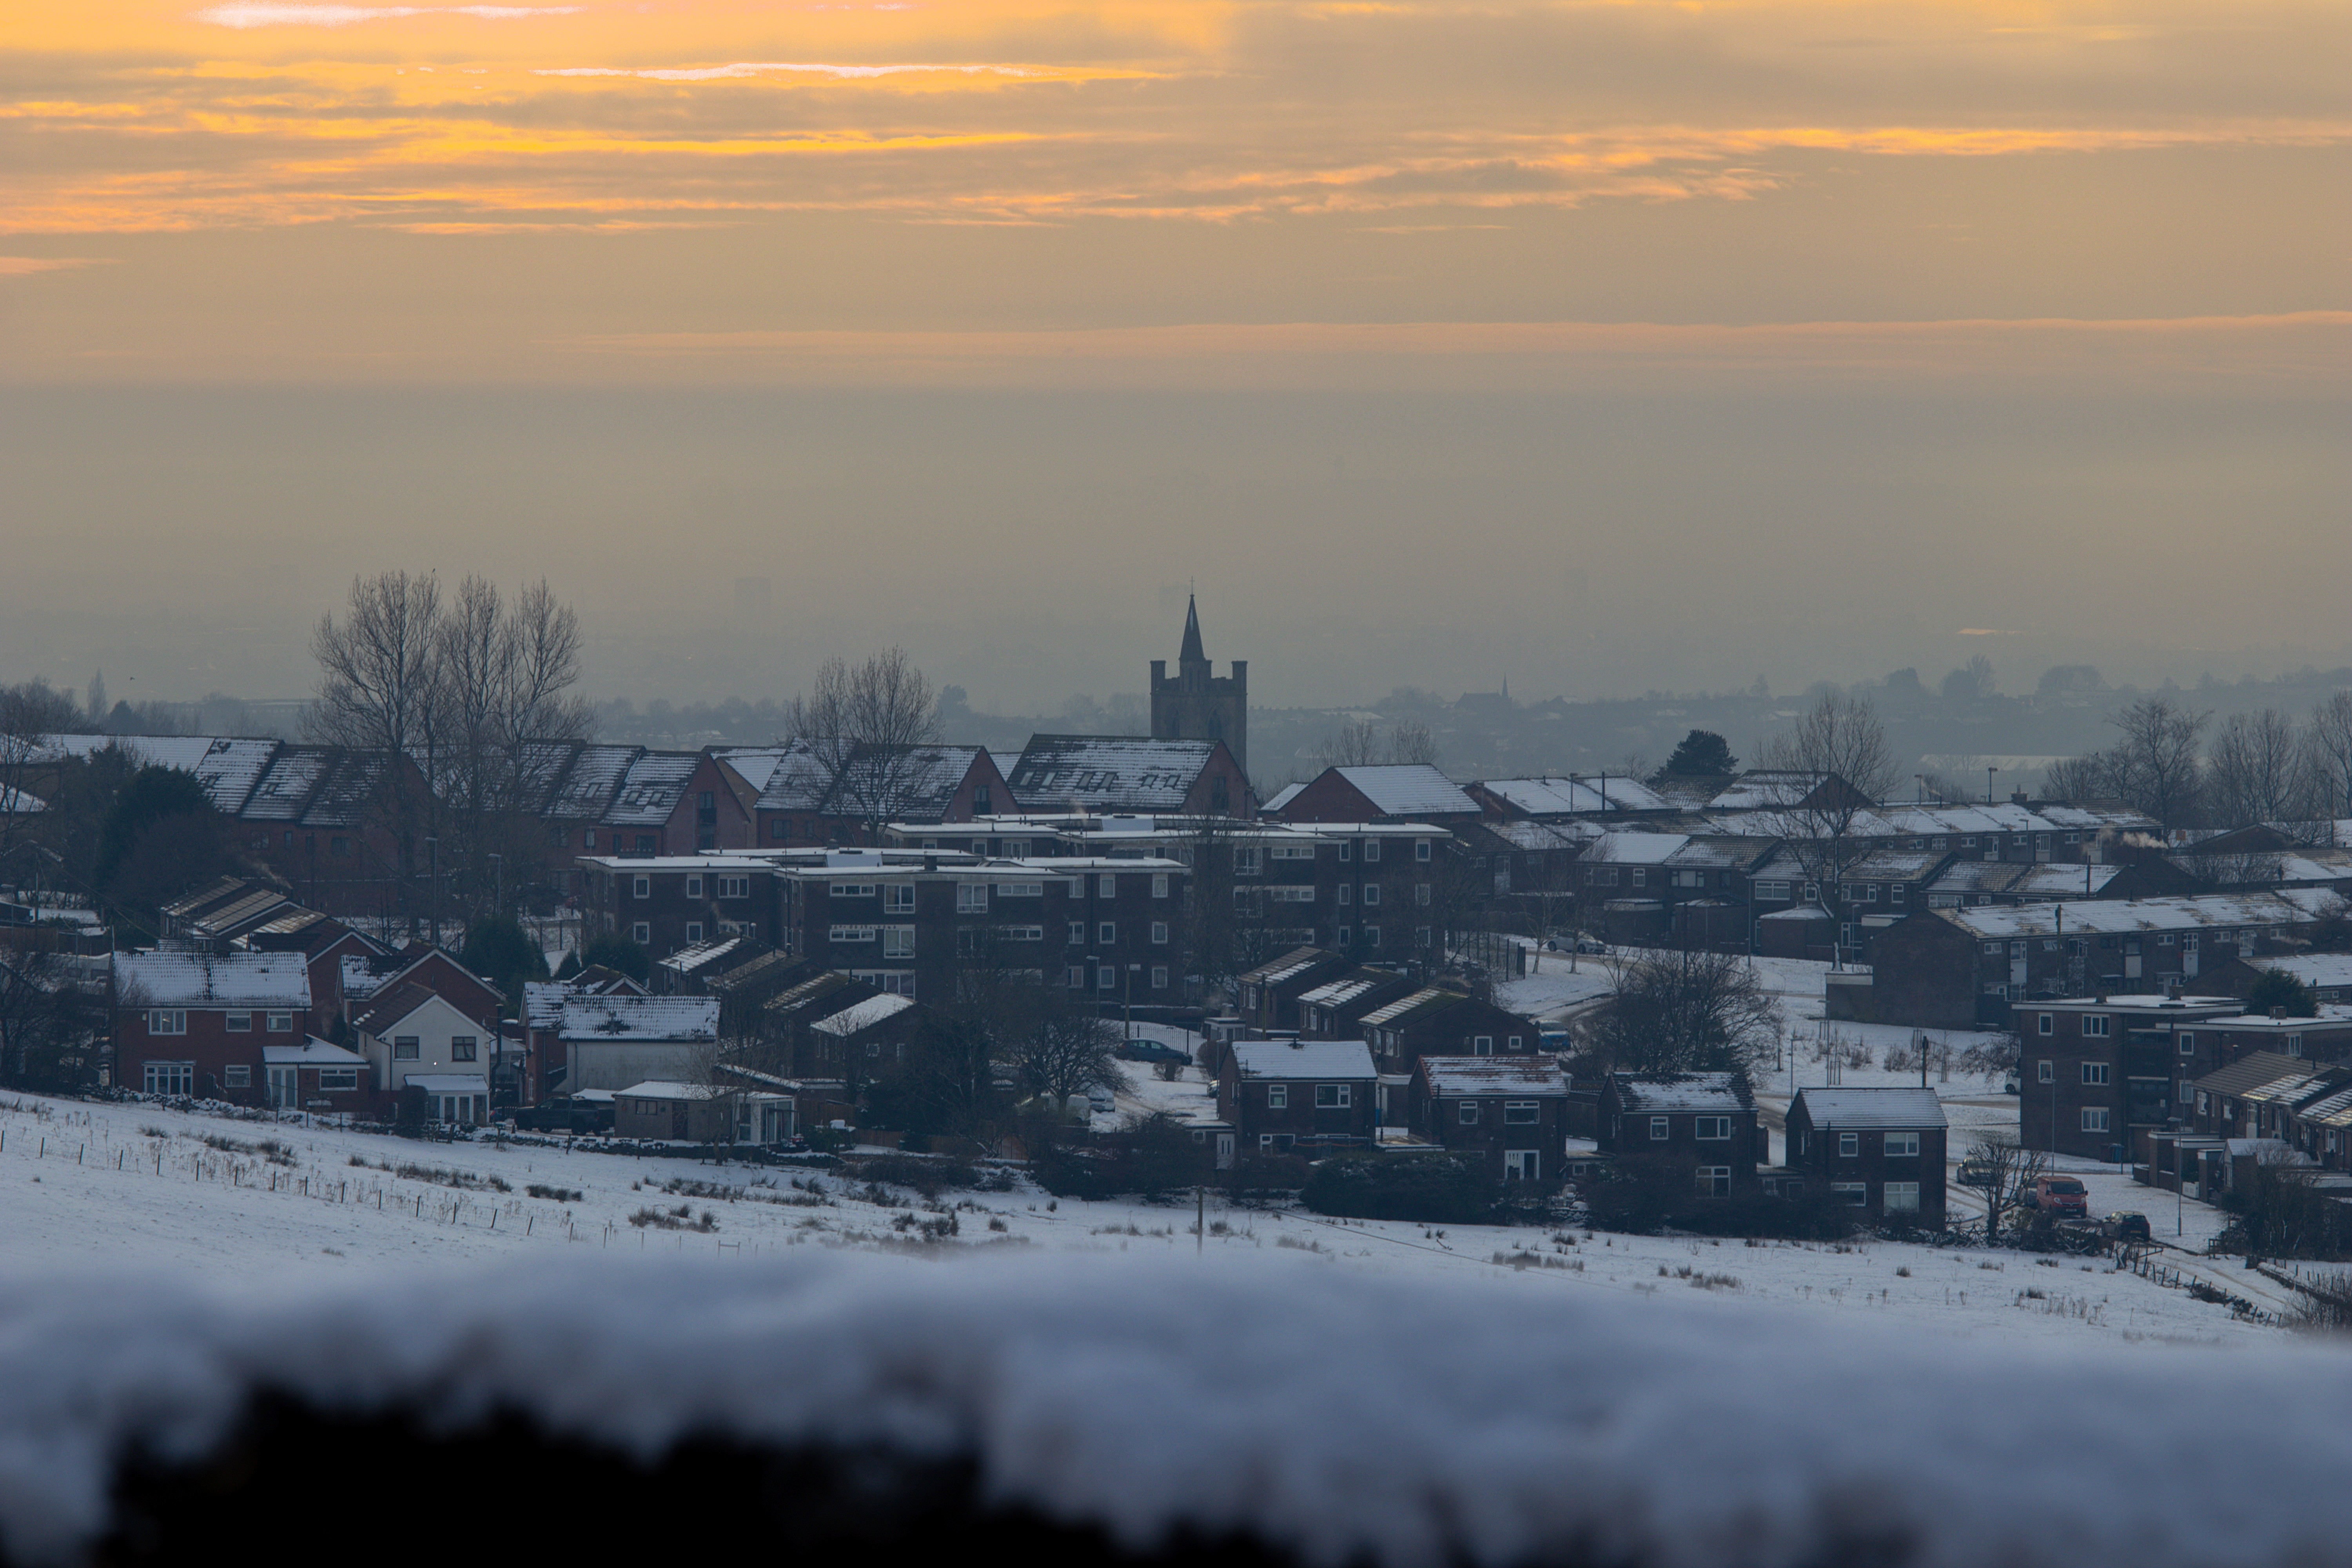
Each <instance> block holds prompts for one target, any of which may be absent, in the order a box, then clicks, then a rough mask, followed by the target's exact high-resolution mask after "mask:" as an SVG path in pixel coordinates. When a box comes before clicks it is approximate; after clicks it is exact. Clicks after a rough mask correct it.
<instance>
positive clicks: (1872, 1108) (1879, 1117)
mask: <svg viewBox="0 0 2352 1568" xmlns="http://www.w3.org/2000/svg"><path fill="white" fill-rule="evenodd" d="M1797 1099H1798V1100H1800V1101H1801V1102H1802V1103H1803V1105H1804V1107H1805V1112H1806V1114H1807V1115H1808V1116H1810V1117H1811V1118H1812V1123H1813V1125H1814V1126H1815V1127H1818V1128H1823V1129H1827V1128H1832V1127H1834V1128H1836V1129H1837V1130H1838V1131H1841V1132H1853V1131H1864V1130H1867V1129H1872V1128H1879V1127H1893V1128H1903V1129H1907V1128H1913V1127H1941V1126H1943V1125H1945V1121H1944V1102H1943V1101H1942V1100H1937V1098H1936V1091H1935V1090H1934V1089H1799V1090H1798V1091H1797ZM1790 1109H1792V1110H1793V1109H1794V1107H1793V1106H1792V1107H1791V1108H1790Z"/></svg>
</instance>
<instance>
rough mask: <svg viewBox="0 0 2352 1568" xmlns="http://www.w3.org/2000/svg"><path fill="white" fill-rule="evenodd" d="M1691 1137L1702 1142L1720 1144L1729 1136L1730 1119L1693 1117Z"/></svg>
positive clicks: (1725, 1117) (1722, 1117)
mask: <svg viewBox="0 0 2352 1568" xmlns="http://www.w3.org/2000/svg"><path fill="white" fill-rule="evenodd" d="M1691 1136H1692V1137H1694V1138H1696V1139H1698V1140H1699V1141H1700V1142H1722V1141H1723V1140H1725V1139H1727V1138H1729V1137H1730V1136H1731V1118H1730V1117H1728V1116H1695V1117H1693V1118H1692V1119H1691Z"/></svg>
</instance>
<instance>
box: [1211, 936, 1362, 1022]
mask: <svg viewBox="0 0 2352 1568" xmlns="http://www.w3.org/2000/svg"><path fill="white" fill-rule="evenodd" d="M1350 967H1352V966H1351V965H1350V964H1349V963H1348V959H1347V955H1346V954H1344V953H1338V952H1331V951H1330V950H1329V949H1328V948H1320V947H1298V948H1293V949H1292V950H1291V951H1290V952H1286V953H1284V954H1283V955H1282V956H1281V957H1280V958H1277V959H1275V960H1274V961H1273V962H1271V963H1261V964H1259V965H1258V966H1257V967H1256V968H1255V969H1253V970H1251V971H1250V972H1249V973H1246V974H1244V975H1243V976H1242V977H1241V979H1240V981H1239V982H1238V989H1239V994H1240V1003H1239V1006H1240V1013H1241V1016H1242V1017H1243V1019H1244V1020H1245V1021H1246V1022H1247V1023H1248V1024H1249V1026H1251V1027H1252V1028H1255V1029H1257V1030H1260V1031H1263V1032H1271V1031H1273V1030H1276V1029H1304V1027H1305V1025H1304V1022H1303V1021H1302V1020H1301V1018H1300V1016H1299V1011H1298V999H1299V998H1300V997H1302V996H1304V995H1305V994H1307V992H1309V991H1312V990H1314V989H1315V988H1316V987H1318V986H1319V985H1321V984H1324V983H1325V982H1327V981H1330V980H1336V979H1338V978H1339V976H1340V975H1342V974H1344V973H1347V972H1348V971H1349V968H1350Z"/></svg>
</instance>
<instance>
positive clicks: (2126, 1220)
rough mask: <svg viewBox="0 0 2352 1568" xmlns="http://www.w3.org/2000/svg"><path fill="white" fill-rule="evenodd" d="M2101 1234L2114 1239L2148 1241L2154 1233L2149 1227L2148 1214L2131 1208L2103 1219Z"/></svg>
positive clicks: (2100, 1225)
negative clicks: (2139, 1212) (2132, 1210)
mask: <svg viewBox="0 0 2352 1568" xmlns="http://www.w3.org/2000/svg"><path fill="white" fill-rule="evenodd" d="M2099 1234H2100V1235H2102V1236H2104V1237H2107V1238H2108V1239H2109V1240H2112V1241H2147V1240H2150V1239H2152V1235H2153V1233H2151V1232H2150V1231H2149V1229H2148V1228H2147V1215H2144V1214H2135V1213H2132V1212H2131V1211H2129V1210H2124V1211H2122V1212H2119V1213H2116V1214H2111V1215H2107V1216H2106V1217H2105V1219H2103V1220H2101V1221H2100V1222H2099Z"/></svg>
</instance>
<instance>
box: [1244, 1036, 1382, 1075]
mask: <svg viewBox="0 0 2352 1568" xmlns="http://www.w3.org/2000/svg"><path fill="white" fill-rule="evenodd" d="M1232 1049H1233V1053H1234V1067H1235V1068H1239V1069H1240V1072H1241V1076H1242V1077H1244V1078H1318V1079H1333V1078H1342V1079H1375V1078H1378V1077H1379V1076H1380V1074H1379V1072H1378V1071H1377V1070H1376V1069H1375V1068H1373V1066H1372V1048H1371V1047H1370V1046H1368V1045H1366V1044H1364V1042H1363V1041H1361V1040H1238V1041H1235V1042H1234V1045H1233V1047H1232Z"/></svg>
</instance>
